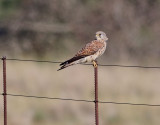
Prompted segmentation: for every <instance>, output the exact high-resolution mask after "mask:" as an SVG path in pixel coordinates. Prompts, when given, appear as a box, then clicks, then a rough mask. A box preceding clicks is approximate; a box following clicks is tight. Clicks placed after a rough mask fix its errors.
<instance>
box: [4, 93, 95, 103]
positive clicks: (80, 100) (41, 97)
mask: <svg viewBox="0 0 160 125" xmlns="http://www.w3.org/2000/svg"><path fill="white" fill-rule="evenodd" d="M1 95H4V94H1ZM6 95H9V96H19V97H27V98H40V99H50V100H66V101H77V102H94V101H89V100H83V99H66V98H54V97H45V96H30V95H16V94H6Z"/></svg>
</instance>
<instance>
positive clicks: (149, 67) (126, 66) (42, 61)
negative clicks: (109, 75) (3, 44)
mask: <svg viewBox="0 0 160 125" xmlns="http://www.w3.org/2000/svg"><path fill="white" fill-rule="evenodd" d="M1 59H3V58H1ZM6 60H10V61H24V62H40V63H62V62H60V61H44V60H32V59H30V60H26V59H9V58H8V59H6ZM83 65H92V64H83ZM98 65H99V66H102V67H105V66H106V67H125V68H146V69H160V66H140V65H134V66H133V65H119V64H115V65H110V64H98Z"/></svg>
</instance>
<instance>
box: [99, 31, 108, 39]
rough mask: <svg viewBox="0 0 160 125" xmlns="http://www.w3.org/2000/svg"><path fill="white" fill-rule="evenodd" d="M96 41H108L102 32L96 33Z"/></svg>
mask: <svg viewBox="0 0 160 125" xmlns="http://www.w3.org/2000/svg"><path fill="white" fill-rule="evenodd" d="M96 39H97V40H105V41H107V40H108V38H107V36H106V34H105V33H104V32H102V31H98V32H96Z"/></svg>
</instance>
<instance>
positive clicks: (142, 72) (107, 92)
mask: <svg viewBox="0 0 160 125" xmlns="http://www.w3.org/2000/svg"><path fill="white" fill-rule="evenodd" d="M1 67H2V66H1ZM57 69H58V64H53V63H35V62H16V61H7V88H8V89H7V91H8V93H10V94H22V95H34V96H46V97H60V98H71V99H86V100H94V73H93V67H92V66H88V65H76V66H73V67H70V68H68V69H65V70H62V71H59V72H57V71H56V70H57ZM98 72H99V100H100V101H109V102H110V101H113V102H130V103H147V104H160V99H159V94H160V89H159V88H160V84H159V82H160V77H159V74H160V70H159V69H140V68H120V67H99V71H98ZM1 78H2V68H1ZM1 83H2V79H1ZM0 90H1V91H2V84H1V87H0ZM0 97H1V98H0V99H1V100H2V96H0ZM7 99H8V125H22V124H23V125H44V124H45V125H53V124H55V125H63V124H64V125H75V124H76V125H82V124H83V125H93V124H94V123H95V120H94V103H89V102H74V101H64V100H49V99H38V98H25V97H13V96H8V98H7ZM1 102H2V101H1ZM0 107H1V109H0V110H1V112H2V103H1V104H0ZM99 114H100V116H99V117H100V125H107V124H109V125H158V124H160V119H159V115H160V108H159V107H149V106H133V105H117V104H99ZM0 119H1V120H0V121H1V123H3V122H2V121H3V116H2V115H1V117H0Z"/></svg>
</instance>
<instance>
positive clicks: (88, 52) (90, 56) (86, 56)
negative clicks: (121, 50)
mask: <svg viewBox="0 0 160 125" xmlns="http://www.w3.org/2000/svg"><path fill="white" fill-rule="evenodd" d="M107 40H108V38H107V36H106V34H105V33H104V32H102V31H98V32H96V39H95V40H93V41H91V42H90V43H88V44H86V45H85V46H84V47H83V48H82V49H81V50H79V51H78V52H77V54H76V55H75V56H74V57H73V58H71V59H69V60H67V61H65V62H63V63H61V64H60V66H61V67H60V69H58V70H57V71H59V70H62V69H64V68H66V67H68V66H71V65H75V64H80V63H86V62H92V63H93V66H94V67H97V63H96V59H97V58H98V57H99V56H101V55H102V54H103V53H104V52H105V50H106V46H107Z"/></svg>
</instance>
